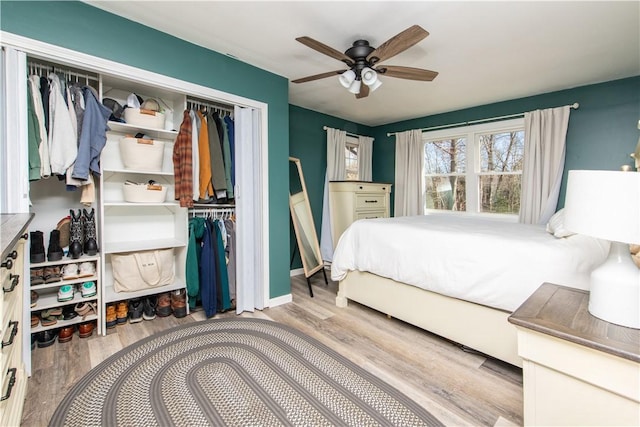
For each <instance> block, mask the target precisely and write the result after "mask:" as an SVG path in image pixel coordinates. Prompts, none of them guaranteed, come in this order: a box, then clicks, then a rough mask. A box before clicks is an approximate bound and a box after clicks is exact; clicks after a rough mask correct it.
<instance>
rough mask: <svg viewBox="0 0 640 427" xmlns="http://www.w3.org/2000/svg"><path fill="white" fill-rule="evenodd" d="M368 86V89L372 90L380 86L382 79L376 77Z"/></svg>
mask: <svg viewBox="0 0 640 427" xmlns="http://www.w3.org/2000/svg"><path fill="white" fill-rule="evenodd" d="M367 86H369V91H370V92H373V91H374V90H376V89H378V88H379V87H380V86H382V81H380V79H376V81H375V82H373V83H371V84H370V85H367Z"/></svg>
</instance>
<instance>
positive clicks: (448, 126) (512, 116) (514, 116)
mask: <svg viewBox="0 0 640 427" xmlns="http://www.w3.org/2000/svg"><path fill="white" fill-rule="evenodd" d="M570 107H571V108H572V109H574V110H577V109H578V107H580V104H578V103H577V102H574V103H573V104H571V105H570ZM518 117H524V113H518V114H509V115H506V116H498V117H489V118H487V119H478V120H470V121H468V122H460V123H453V124H450V125H442V126H431V127H428V128H421V129H420V131H422V132H426V131H429V130H436V129H446V128H454V127H458V126H469V125H474V124H479V123H487V122H493V121H499V120H507V119H515V118H518ZM397 133H399V132H388V133H387V136H392V135H396V134H397Z"/></svg>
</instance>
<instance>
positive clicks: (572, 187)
mask: <svg viewBox="0 0 640 427" xmlns="http://www.w3.org/2000/svg"><path fill="white" fill-rule="evenodd" d="M565 226H566V228H567V229H568V230H571V231H573V232H576V233H579V234H585V235H588V236H592V237H597V238H600V239H604V240H610V241H614V242H623V243H636V244H640V173H637V172H620V171H589V170H572V171H569V178H568V181H567V195H566V198H565Z"/></svg>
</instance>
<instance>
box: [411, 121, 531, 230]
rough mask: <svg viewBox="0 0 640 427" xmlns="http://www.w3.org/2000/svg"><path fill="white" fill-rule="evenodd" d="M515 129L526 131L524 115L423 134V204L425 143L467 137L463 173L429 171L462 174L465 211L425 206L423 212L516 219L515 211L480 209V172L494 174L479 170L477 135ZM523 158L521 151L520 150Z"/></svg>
mask: <svg viewBox="0 0 640 427" xmlns="http://www.w3.org/2000/svg"><path fill="white" fill-rule="evenodd" d="M514 131H523V132H524V131H525V129H524V117H520V118H516V119H509V120H501V121H495V122H490V123H481V124H475V125H468V126H457V127H450V128H447V129H438V130H432V131H427V132H423V133H422V144H423V145H422V153H423V156H422V159H421V162H422V176H421V186H422V187H421V189H422V192H421V194H422V199H423V200H422V201H421V202H422V206H425V200H424V197H425V190H426V177H427V173H426V170H425V166H426V165H425V162H424V150H425V146H426V144H427V143H429V142H433V141H441V140H446V139H454V138H466V141H465V150H466V151H465V162H466V163H465V172H464V174H463V173H449V174H431V175H432V176H453V175H457V176H464V177H465V194H466V203H465V204H466V210H465V211H450V210H442V209H428V208H424V214H425V215H428V214H431V213H441V214H446V215H475V216H482V217H487V218H494V219H501V220H504V221H510V222H516V221H517V220H518V214H504V213H491V212H481V211H480V176H482V175H496V174H495V173H492V172H481V171H480V162H481V155H480V135H485V134H497V133H506V132H514ZM523 158H524V153H523ZM505 174H507V175H515V174H517V172H507V173H505Z"/></svg>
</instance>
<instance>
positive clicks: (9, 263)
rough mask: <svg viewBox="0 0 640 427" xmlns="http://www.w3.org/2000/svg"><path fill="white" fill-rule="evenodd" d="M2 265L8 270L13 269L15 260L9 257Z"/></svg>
mask: <svg viewBox="0 0 640 427" xmlns="http://www.w3.org/2000/svg"><path fill="white" fill-rule="evenodd" d="M0 266H1V267H2V268H6V269H7V270H11V269H12V268H13V261H12V260H11V259H7V260H5V261H4V262H3V263H2V264H1V265H0Z"/></svg>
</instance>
